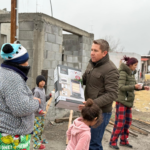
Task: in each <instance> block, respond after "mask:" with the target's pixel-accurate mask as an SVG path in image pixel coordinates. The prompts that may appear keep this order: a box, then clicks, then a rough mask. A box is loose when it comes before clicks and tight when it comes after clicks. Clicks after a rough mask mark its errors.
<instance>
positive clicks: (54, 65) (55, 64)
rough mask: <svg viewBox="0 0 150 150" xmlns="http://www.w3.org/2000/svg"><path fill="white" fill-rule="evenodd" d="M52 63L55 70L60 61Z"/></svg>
mask: <svg viewBox="0 0 150 150" xmlns="http://www.w3.org/2000/svg"><path fill="white" fill-rule="evenodd" d="M51 63H52V68H54V69H55V68H56V66H57V64H58V61H52V62H51Z"/></svg>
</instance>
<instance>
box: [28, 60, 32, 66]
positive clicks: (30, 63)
mask: <svg viewBox="0 0 150 150" xmlns="http://www.w3.org/2000/svg"><path fill="white" fill-rule="evenodd" d="M28 62H29V65H30V66H32V64H33V59H31V58H30V59H29V60H28Z"/></svg>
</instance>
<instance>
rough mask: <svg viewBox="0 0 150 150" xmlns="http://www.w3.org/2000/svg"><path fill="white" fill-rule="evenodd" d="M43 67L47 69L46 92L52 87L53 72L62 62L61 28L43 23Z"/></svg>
mask: <svg viewBox="0 0 150 150" xmlns="http://www.w3.org/2000/svg"><path fill="white" fill-rule="evenodd" d="M44 26H45V42H44V51H43V53H44V60H43V69H44V70H48V81H47V93H48V92H50V91H52V90H53V89H54V80H53V78H54V77H53V76H54V75H53V74H54V69H55V68H56V66H57V65H58V64H62V41H63V37H62V28H60V27H58V26H55V25H51V24H49V23H45V24H44Z"/></svg>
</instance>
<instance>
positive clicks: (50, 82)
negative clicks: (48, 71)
mask: <svg viewBox="0 0 150 150" xmlns="http://www.w3.org/2000/svg"><path fill="white" fill-rule="evenodd" d="M47 86H54V79H53V78H51V77H48V81H47Z"/></svg>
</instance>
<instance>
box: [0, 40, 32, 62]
mask: <svg viewBox="0 0 150 150" xmlns="http://www.w3.org/2000/svg"><path fill="white" fill-rule="evenodd" d="M1 58H3V59H4V60H6V61H9V62H13V63H17V64H23V63H25V62H26V61H27V60H28V59H29V54H28V52H27V50H26V49H25V48H24V47H23V46H22V45H21V44H9V43H6V44H3V45H2V48H1Z"/></svg>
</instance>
